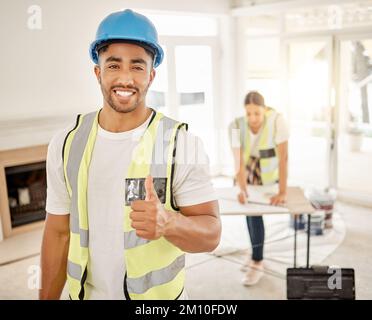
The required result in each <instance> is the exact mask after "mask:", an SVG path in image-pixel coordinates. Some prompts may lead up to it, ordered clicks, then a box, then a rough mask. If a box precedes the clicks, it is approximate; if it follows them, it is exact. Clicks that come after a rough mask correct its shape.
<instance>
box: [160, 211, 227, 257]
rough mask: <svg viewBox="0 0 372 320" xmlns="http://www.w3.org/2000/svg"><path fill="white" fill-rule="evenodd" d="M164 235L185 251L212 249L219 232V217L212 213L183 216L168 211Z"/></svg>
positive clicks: (217, 239)
mask: <svg viewBox="0 0 372 320" xmlns="http://www.w3.org/2000/svg"><path fill="white" fill-rule="evenodd" d="M170 215H171V218H170V220H169V222H168V223H167V226H166V228H165V234H164V237H165V238H166V239H167V240H168V241H169V242H171V243H173V244H174V245H175V246H177V247H178V248H180V249H181V250H183V251H185V252H191V253H196V252H210V251H213V250H214V249H215V248H216V247H217V245H218V243H219V241H220V234H221V222H220V219H219V218H217V217H215V216H213V215H201V216H200V215H198V216H184V215H182V214H181V213H174V212H170Z"/></svg>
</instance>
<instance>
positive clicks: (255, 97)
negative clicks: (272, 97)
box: [244, 91, 265, 107]
mask: <svg viewBox="0 0 372 320" xmlns="http://www.w3.org/2000/svg"><path fill="white" fill-rule="evenodd" d="M251 103H252V104H256V105H258V106H261V107H264V106H265V99H264V97H263V96H262V94H260V93H259V92H258V91H250V92H249V93H248V94H247V95H246V96H245V99H244V105H245V106H246V105H247V104H251Z"/></svg>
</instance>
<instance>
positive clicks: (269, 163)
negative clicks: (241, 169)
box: [234, 108, 279, 185]
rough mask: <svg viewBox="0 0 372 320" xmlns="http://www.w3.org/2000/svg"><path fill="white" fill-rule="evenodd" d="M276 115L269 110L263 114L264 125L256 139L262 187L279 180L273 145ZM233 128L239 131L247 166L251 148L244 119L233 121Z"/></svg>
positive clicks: (273, 111) (276, 158) (275, 152)
mask: <svg viewBox="0 0 372 320" xmlns="http://www.w3.org/2000/svg"><path fill="white" fill-rule="evenodd" d="M277 115H278V113H277V112H275V110H273V109H271V108H269V109H268V110H267V111H266V112H265V119H264V123H263V126H262V129H261V131H260V134H259V137H258V145H257V148H258V151H259V159H260V160H259V161H260V169H261V180H262V183H263V184H264V185H265V184H273V183H276V182H277V181H278V179H279V175H278V157H277V156H276V154H277V151H276V143H275V121H276V118H277ZM234 127H235V128H237V129H239V130H240V147H241V148H242V149H243V159H244V163H245V165H248V164H249V159H250V156H251V147H252V146H251V141H250V134H249V127H248V123H247V119H246V117H245V116H244V117H240V118H237V119H235V124H234Z"/></svg>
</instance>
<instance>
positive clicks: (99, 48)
mask: <svg viewBox="0 0 372 320" xmlns="http://www.w3.org/2000/svg"><path fill="white" fill-rule="evenodd" d="M113 43H131V44H135V45H137V46H140V47H142V48H143V49H144V50H145V51H146V53H147V54H148V55H149V56H150V57H151V61H152V65H153V63H154V58H155V50H154V48H152V47H151V46H149V45H148V44H146V43H144V42H140V41H133V40H111V41H105V42H103V43H100V44H99V45H97V49H96V50H97V55H98V58H99V55H100V54H101V53H102V52H105V51H107V49H108V47H109V45H110V44H113Z"/></svg>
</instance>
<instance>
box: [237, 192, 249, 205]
mask: <svg viewBox="0 0 372 320" xmlns="http://www.w3.org/2000/svg"><path fill="white" fill-rule="evenodd" d="M247 199H248V192H247V191H242V190H241V191H240V192H239V194H238V201H239V203H241V204H245V203H247Z"/></svg>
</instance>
